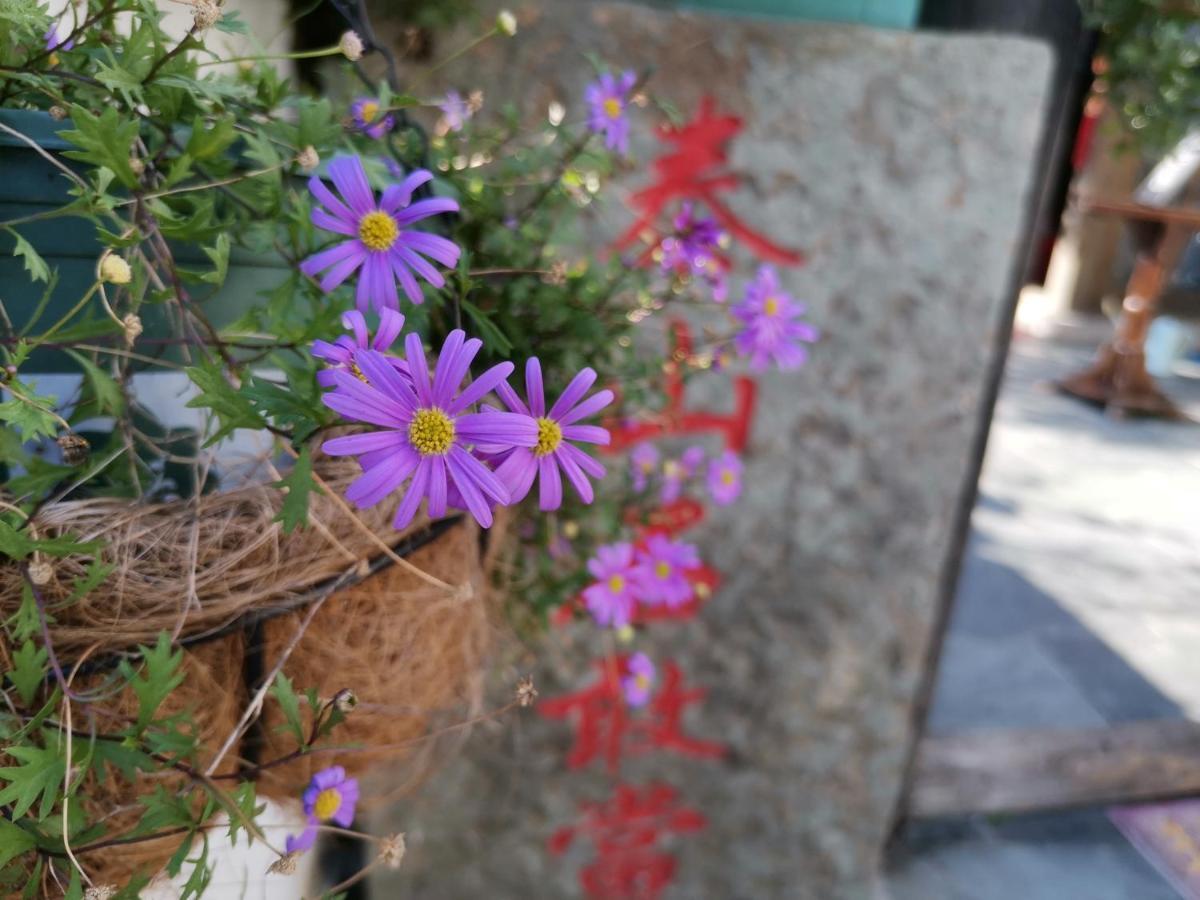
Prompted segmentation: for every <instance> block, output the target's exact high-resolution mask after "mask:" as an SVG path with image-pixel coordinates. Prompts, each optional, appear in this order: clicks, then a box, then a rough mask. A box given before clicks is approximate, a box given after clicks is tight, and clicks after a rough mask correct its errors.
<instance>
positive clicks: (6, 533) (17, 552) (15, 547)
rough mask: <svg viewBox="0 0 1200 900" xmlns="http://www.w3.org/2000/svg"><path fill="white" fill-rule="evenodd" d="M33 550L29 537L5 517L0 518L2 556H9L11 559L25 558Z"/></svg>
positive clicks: (0, 548) (0, 550) (0, 553)
mask: <svg viewBox="0 0 1200 900" xmlns="http://www.w3.org/2000/svg"><path fill="white" fill-rule="evenodd" d="M32 552H33V545H32V542H31V541H30V540H29V538H27V537H26V536H25V535H24V533H22V532H20V531H17V529H15V528H13V527H12V526H11V525H9V524H8V523H7V522H6V521H4V520H3V519H0V556H7V557H9V558H10V559H24V558H25V557H27V556H28V555H29V554H30V553H32Z"/></svg>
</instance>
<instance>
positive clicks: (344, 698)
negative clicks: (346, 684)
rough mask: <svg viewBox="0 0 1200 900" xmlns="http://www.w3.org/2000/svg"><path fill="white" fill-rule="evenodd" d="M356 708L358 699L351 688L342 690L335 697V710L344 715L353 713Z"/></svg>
mask: <svg viewBox="0 0 1200 900" xmlns="http://www.w3.org/2000/svg"><path fill="white" fill-rule="evenodd" d="M356 706H358V697H357V696H356V695H355V693H354V691H352V690H350V688H342V689H341V690H340V691H338V692H337V693H336V694H334V695H333V708H334V709H336V710H337V711H338V712H340V713H342V714H343V715H346V714H347V713H350V712H352V711H353V710H354V707H356Z"/></svg>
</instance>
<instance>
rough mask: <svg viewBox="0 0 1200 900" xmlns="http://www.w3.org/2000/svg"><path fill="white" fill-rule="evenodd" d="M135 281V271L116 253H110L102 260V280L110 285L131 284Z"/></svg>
mask: <svg viewBox="0 0 1200 900" xmlns="http://www.w3.org/2000/svg"><path fill="white" fill-rule="evenodd" d="M132 279H133V270H132V269H131V268H129V263H127V262H125V260H123V259H122V258H121V257H119V256H117V254H115V253H109V254H106V255H105V256H104V258H103V259H101V260H100V280H101V281H107V282H108V283H109V284H129V282H130V281H131V280H132Z"/></svg>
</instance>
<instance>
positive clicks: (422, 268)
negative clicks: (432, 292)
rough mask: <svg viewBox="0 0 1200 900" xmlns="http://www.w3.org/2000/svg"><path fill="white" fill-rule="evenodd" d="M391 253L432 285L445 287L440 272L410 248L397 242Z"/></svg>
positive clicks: (444, 280)
mask: <svg viewBox="0 0 1200 900" xmlns="http://www.w3.org/2000/svg"><path fill="white" fill-rule="evenodd" d="M392 253H394V254H395V255H396V256H399V257H400V258H401V259H402V260H404V261H405V262H406V263H408V265H409V267H410V268H411V269H412V270H413V271H414V272H416V273H417V274H418V275H420V276H421V277H422V278H424V279H425V280H426V281H428V282H429V283H430V284H432V285H433V286H434V287H437V288H440V287H445V285H446V279H445V278H443V277H442V273H441V272H439V271H438V270H437V269H435V268H434V267H433V266H431V265H430V264H429V263H427V262H426V261H425V260H424V259H422V258H421V257H420V256H418V255H417V254H416V253H415V252H413V251H412V250H409V249H408V248H407V247H405V246H403V245H400V244H397V245H396V246H395V247H393V248H392Z"/></svg>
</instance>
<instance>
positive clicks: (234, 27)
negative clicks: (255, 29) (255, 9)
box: [213, 9, 250, 34]
mask: <svg viewBox="0 0 1200 900" xmlns="http://www.w3.org/2000/svg"><path fill="white" fill-rule="evenodd" d="M241 15H242V14H241V12H239V11H238V10H236V9H231V10H230V11H229V12H227V13H225V14H223V15H222V16H221V18H219V19H217V23H216V25H214V26H213V27H214V28H216V29H217V31H224V32H225V33H226V34H249V33H250V28H249V27H248V26H247V25H246V23H245V22H243V21H242V19H241Z"/></svg>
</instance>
